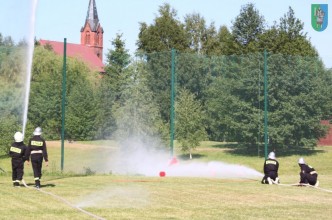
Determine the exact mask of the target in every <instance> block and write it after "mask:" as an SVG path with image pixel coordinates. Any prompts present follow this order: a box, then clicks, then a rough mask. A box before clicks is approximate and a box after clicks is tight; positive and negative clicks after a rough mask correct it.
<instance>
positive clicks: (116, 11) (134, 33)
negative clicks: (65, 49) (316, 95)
mask: <svg viewBox="0 0 332 220" xmlns="http://www.w3.org/2000/svg"><path fill="white" fill-rule="evenodd" d="M34 2H37V5H36V14H35V22H34V23H33V25H32V26H31V25H29V21H30V20H31V17H33V16H32V15H31V11H33V10H32V5H33V4H34ZM250 2H251V3H254V5H255V8H256V9H258V11H259V13H260V14H261V15H262V16H264V18H265V21H266V24H267V25H268V26H271V25H273V22H274V21H277V22H279V19H280V18H281V17H283V15H284V14H285V13H287V11H288V8H289V6H291V7H292V8H293V10H294V12H295V16H296V17H297V18H299V19H300V20H301V21H302V22H304V32H306V33H307V36H308V38H309V39H310V41H311V43H312V44H313V46H314V47H315V48H316V49H317V51H318V53H319V55H320V57H321V58H322V60H323V62H324V64H325V66H326V67H327V68H332V42H331V39H332V22H331V17H332V14H331V16H329V18H328V20H329V21H328V23H329V25H328V27H327V28H326V29H325V30H324V31H322V32H317V31H315V30H314V29H313V28H312V27H311V4H328V5H329V12H331V7H332V0H291V1H290V0H274V1H272V0H233V1H226V0H121V1H119V0H96V4H97V11H98V16H99V21H100V24H101V26H102V27H103V29H104V54H106V53H107V52H108V50H109V49H114V48H112V44H111V41H112V40H113V39H114V38H115V37H116V34H117V33H119V34H122V39H123V40H124V41H125V44H126V48H127V49H128V50H129V52H130V53H131V54H133V53H134V52H135V50H136V48H137V46H136V41H137V39H138V33H139V27H140V25H139V24H140V23H141V22H145V23H147V24H148V25H150V24H153V21H154V19H155V18H156V17H157V16H158V15H159V13H158V10H159V7H160V6H161V5H163V4H164V3H169V4H170V5H171V7H172V8H173V9H175V10H176V11H177V15H178V16H177V17H178V19H179V20H180V21H182V22H183V21H184V17H185V15H188V14H192V13H199V14H200V15H201V16H202V17H204V19H205V21H206V24H207V25H209V24H210V23H211V22H214V24H215V27H216V28H217V29H219V27H220V26H222V25H226V26H227V27H228V28H229V29H231V26H232V21H234V20H235V18H236V16H238V15H239V14H240V9H241V6H244V5H246V4H247V3H250ZM330 3H331V4H330ZM88 4H89V0H0V5H1V6H0V33H1V34H2V35H3V36H11V37H12V38H13V39H14V40H15V42H18V41H19V40H21V39H23V38H26V37H25V36H26V35H28V33H29V32H31V31H32V30H34V35H35V36H36V38H37V39H45V40H55V41H63V40H64V38H67V42H69V43H77V44H79V43H80V37H81V36H80V34H81V33H80V29H81V27H82V26H83V25H84V22H85V19H86V14H87V9H88ZM104 57H105V56H104ZM104 62H105V59H104Z"/></svg>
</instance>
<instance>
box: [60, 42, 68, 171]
mask: <svg viewBox="0 0 332 220" xmlns="http://www.w3.org/2000/svg"><path fill="white" fill-rule="evenodd" d="M66 62H67V39H66V38H65V39H64V42H63V69H62V105H61V171H63V164H64V145H65V109H66V108H65V104H66V71H67V69H66V68H67V67H66V66H67V65H66Z"/></svg>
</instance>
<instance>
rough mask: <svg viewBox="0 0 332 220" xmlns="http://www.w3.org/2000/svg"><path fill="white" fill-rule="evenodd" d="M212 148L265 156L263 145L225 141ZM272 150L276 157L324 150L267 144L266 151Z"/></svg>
mask: <svg viewBox="0 0 332 220" xmlns="http://www.w3.org/2000/svg"><path fill="white" fill-rule="evenodd" d="M211 147H212V148H221V149H225V151H224V152H225V153H227V154H231V155H238V156H255V157H257V156H259V157H265V148H264V146H257V145H245V144H236V143H225V144H218V145H214V146H211ZM271 151H274V152H275V153H276V154H277V155H278V157H286V156H292V155H301V156H310V155H316V154H318V153H324V152H325V150H322V149H318V148H317V147H316V148H306V147H271V146H268V153H269V152H271Z"/></svg>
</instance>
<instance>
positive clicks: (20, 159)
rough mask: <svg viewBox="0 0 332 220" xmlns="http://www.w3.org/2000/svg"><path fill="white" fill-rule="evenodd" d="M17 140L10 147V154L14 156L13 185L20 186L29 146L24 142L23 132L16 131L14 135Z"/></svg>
mask: <svg viewBox="0 0 332 220" xmlns="http://www.w3.org/2000/svg"><path fill="white" fill-rule="evenodd" d="M14 139H15V142H14V143H12V145H11V147H10V149H9V156H10V157H11V158H12V172H13V173H12V179H13V186H17V187H18V186H20V181H22V179H23V174H24V161H25V153H26V149H27V147H26V146H25V144H24V143H23V134H22V133H21V132H16V133H15V135H14Z"/></svg>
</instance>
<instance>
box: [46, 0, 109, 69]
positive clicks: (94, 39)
mask: <svg viewBox="0 0 332 220" xmlns="http://www.w3.org/2000/svg"><path fill="white" fill-rule="evenodd" d="M103 34H104V30H103V28H102V27H101V25H100V23H99V18H98V13H97V6H96V1H95V0H89V6H88V12H87V15H86V20H85V24H84V26H83V27H82V28H81V43H80V44H73V43H67V44H66V54H67V56H69V57H75V58H78V59H81V60H82V61H83V62H85V63H87V64H88V65H89V67H90V68H91V70H93V71H98V72H100V73H102V72H104V64H103V40H104V39H103ZM39 42H40V45H42V46H45V45H50V46H52V48H53V50H54V52H55V53H56V54H59V55H63V50H64V42H58V41H51V40H42V39H41V40H39Z"/></svg>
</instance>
